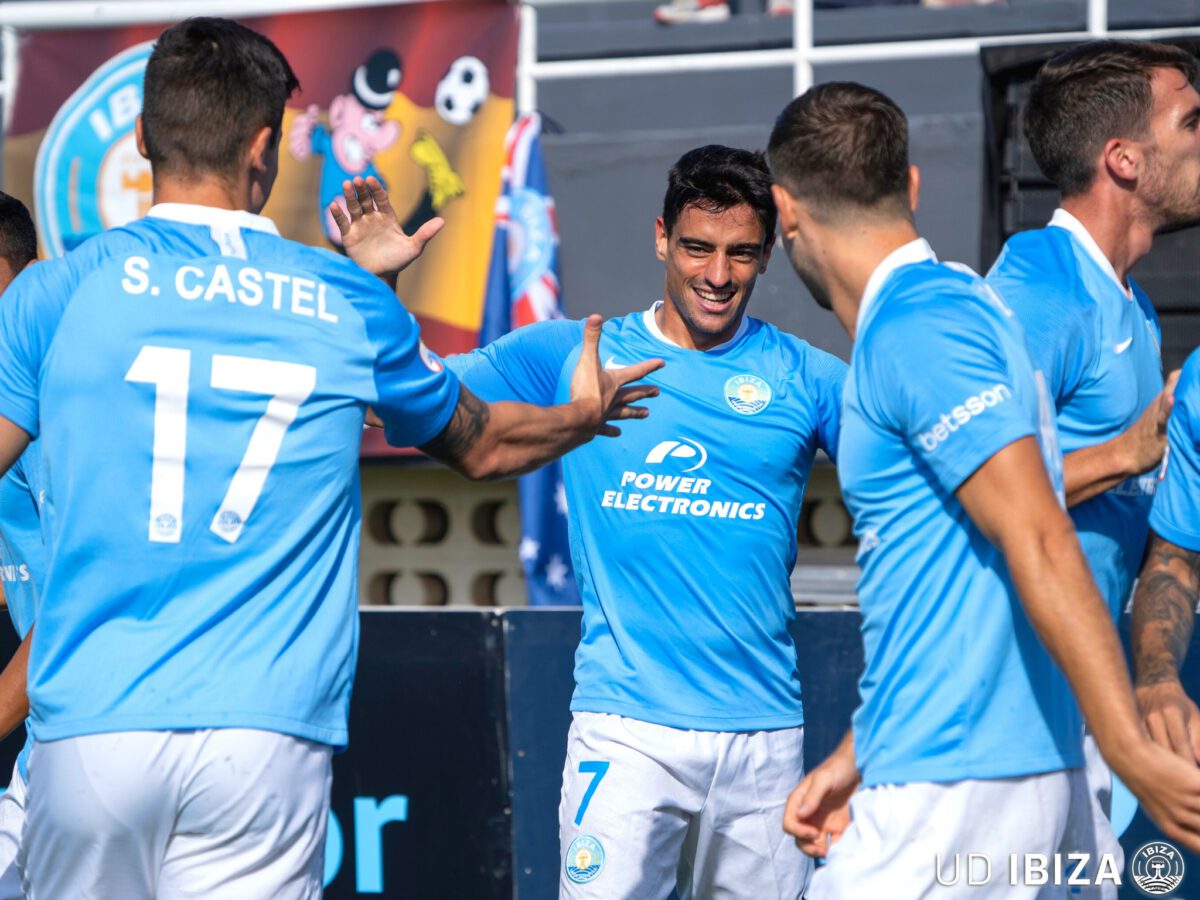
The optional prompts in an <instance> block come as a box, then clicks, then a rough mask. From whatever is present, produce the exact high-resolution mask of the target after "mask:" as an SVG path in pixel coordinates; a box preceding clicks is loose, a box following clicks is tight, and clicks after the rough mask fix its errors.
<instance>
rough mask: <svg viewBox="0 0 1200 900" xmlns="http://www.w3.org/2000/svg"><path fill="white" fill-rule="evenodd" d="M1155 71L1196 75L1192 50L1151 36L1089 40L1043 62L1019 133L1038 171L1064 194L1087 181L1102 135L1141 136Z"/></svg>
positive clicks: (1079, 189) (1078, 189) (1191, 79)
mask: <svg viewBox="0 0 1200 900" xmlns="http://www.w3.org/2000/svg"><path fill="white" fill-rule="evenodd" d="M1155 69H1176V70H1177V71H1179V72H1182V73H1183V76H1184V77H1185V78H1186V79H1187V80H1188V81H1189V82H1194V81H1195V80H1196V58H1195V57H1194V56H1192V55H1191V54H1190V53H1188V52H1187V51H1186V50H1182V49H1180V48H1179V47H1175V46H1172V45H1171V44H1163V43H1159V42H1156V41H1112V40H1109V41H1090V42H1088V43H1086V44H1080V45H1079V46H1077V47H1072V48H1071V49H1070V50H1066V51H1064V52H1062V53H1060V54H1058V55H1057V56H1055V57H1054V58H1053V59H1051V60H1050V61H1048V62H1047V63H1046V64H1045V65H1044V66H1042V68H1041V70H1040V71H1039V72H1038V74H1037V78H1035V79H1034V82H1033V87H1032V88H1031V89H1030V92H1029V100H1028V101H1027V102H1026V104H1025V114H1024V115H1025V133H1026V135H1027V136H1028V138H1029V147H1030V149H1031V150H1032V151H1033V158H1034V159H1036V160H1037V164H1038V166H1039V167H1040V168H1041V170H1042V174H1044V175H1045V176H1046V177H1047V178H1049V179H1050V180H1051V181H1053V182H1054V183H1055V184H1056V185H1057V186H1058V189H1059V190H1060V191H1062V193H1063V196H1064V197H1071V196H1075V195H1078V194H1082V193H1083V192H1084V191H1086V190H1087V189H1088V188H1090V187H1091V186H1092V182H1093V181H1095V179H1096V158H1097V157H1098V156H1099V154H1100V152H1101V150H1102V149H1103V148H1104V144H1105V143H1106V142H1107V141H1109V140H1111V139H1112V138H1116V137H1126V138H1132V139H1138V138H1141V137H1143V136H1144V135H1145V134H1146V132H1147V130H1148V129H1149V127H1150V111H1151V109H1152V107H1153V105H1154V104H1153V91H1152V89H1151V85H1150V81H1151V79H1152V78H1153V76H1154V70H1155Z"/></svg>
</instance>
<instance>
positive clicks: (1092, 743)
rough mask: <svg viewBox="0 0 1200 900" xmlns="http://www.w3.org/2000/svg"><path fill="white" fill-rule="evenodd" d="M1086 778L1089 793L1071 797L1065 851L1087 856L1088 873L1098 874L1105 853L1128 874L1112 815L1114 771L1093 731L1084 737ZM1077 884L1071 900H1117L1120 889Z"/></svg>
mask: <svg viewBox="0 0 1200 900" xmlns="http://www.w3.org/2000/svg"><path fill="white" fill-rule="evenodd" d="M1083 762H1084V777H1085V778H1086V780H1087V790H1086V791H1076V792H1074V793H1073V794H1072V795H1071V812H1070V815H1069V816H1068V817H1067V830H1066V834H1065V835H1064V836H1063V841H1062V850H1063V852H1066V853H1087V854H1088V857H1089V860H1090V862H1089V869H1088V872H1089V873H1090V874H1092V875H1096V874H1098V873H1097V867H1098V865H1099V860H1100V858H1101V854H1106V853H1107V854H1111V856H1112V858H1113V859H1114V860H1115V861H1116V866H1117V868H1118V869H1119V871H1121V872H1124V871H1125V851H1124V850H1123V849H1122V848H1121V842H1120V841H1119V840H1118V839H1117V835H1116V832H1114V831H1113V826H1112V821H1111V815H1112V791H1113V779H1112V770H1111V769H1109V767H1108V763H1106V762H1105V761H1104V757H1102V756H1101V755H1100V748H1099V747H1097V746H1096V739H1095V738H1093V737H1092V734H1091V732H1090V731H1085V732H1084V735H1083ZM1091 880H1092V881H1093V884H1091V885H1087V886H1079V885H1076V886H1075V887H1074V889H1073V891H1072V893H1071V895H1070V896H1071V900H1117V893H1118V891H1117V886H1116V885H1115V884H1113V883H1112V882H1110V881H1108V880H1105V881H1104V882H1103V883H1102V884H1095V883H1094V882H1095V879H1094V878H1093V879H1091Z"/></svg>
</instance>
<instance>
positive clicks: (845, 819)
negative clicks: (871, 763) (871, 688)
mask: <svg viewBox="0 0 1200 900" xmlns="http://www.w3.org/2000/svg"><path fill="white" fill-rule="evenodd" d="M860 780H861V779H860V778H859V775H858V765H857V763H856V762H855V759H854V732H853V730H850V731H847V732H846V736H845V737H843V738H842V740H841V743H839V744H838V746H837V749H836V750H834V751H833V753H832V754H830V756H829V758H828V759H826V760H825V761H824V762H823V763H821V764H820V765H819V766H817V767H816V768H815V769H813V770H812V771H811V772H809V773H808V774H807V775H805V776H804V779H803V780H802V781H801V782H800V784H799V785H798V786H797V787H796V788H795V790H793V791H792V793H791V795H790V796H789V797H788V799H787V805H786V806H785V807H784V811H783V830H784V831H786V832H787V833H788V834H790V835H791V836H792V837H794V838H795V839H796V846H797V847H799V848H800V849H801V850H803V851H804V852H805V853H807V854H808V855H809V856H813V857H821V856H825V855H826V854H827V853H828V852H829V848H830V847H831V846H833V845H834V844H835V843H837V842H838V840H840V839H841V837H842V834H844V833H845V831H846V829H847V828H848V827H849V825H850V798H851V796H853V794H854V792H855V791H856V790H858V785H859V781H860Z"/></svg>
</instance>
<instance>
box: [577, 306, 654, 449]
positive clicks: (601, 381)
mask: <svg viewBox="0 0 1200 900" xmlns="http://www.w3.org/2000/svg"><path fill="white" fill-rule="evenodd" d="M603 324H604V320H603V319H602V318H601V317H600V316H597V315H591V316H588V318H587V323H586V324H585V326H584V330H583V350H582V351H581V352H580V354H579V362H578V363H577V364H576V366H575V373H574V374H573V375H572V376H571V402H572V403H577V404H580V405H583V406H585V407H589V408H590V410H589V411H590V413H591V415H592V416H593V417H594V421H595V423H596V424H597V428H596V433H597V434H602V435H604V436H605V437H616V436H617V435H619V434H620V433H621V429H620V428H618V427H616V426H615V425H609V424H607V423H608V422H612V421H616V420H619V419H644V418H646V416H647V415H649V413H650V411H649V410H648V409H646V408H645V407H644V406H634V405H633V404H634V403H637V401H639V400H645V399H646V398H647V397H657V396H658V388H656V387H654V386H652V385H648V384H634V385H632V386H629V387H627V385H630V384H631V382H636V381H641V380H642V379H643V378H645V377H646V376H647V375H649V374H650V373H651V372H653V371H655V370H657V369H661V368H662V367H663V361H662V360H661V359H648V360H644V361H643V362H639V363H634V364H633V365H629V366H622V367H620V368H617V369H605V368H604V367H603V366H601V365H600V330H601V326H602V325H603Z"/></svg>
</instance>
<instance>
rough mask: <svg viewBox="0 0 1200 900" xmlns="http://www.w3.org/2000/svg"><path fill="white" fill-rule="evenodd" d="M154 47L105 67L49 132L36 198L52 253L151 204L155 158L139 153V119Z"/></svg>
mask: <svg viewBox="0 0 1200 900" xmlns="http://www.w3.org/2000/svg"><path fill="white" fill-rule="evenodd" d="M152 47H153V41H147V42H146V43H144V44H138V45H137V46H135V47H130V48H129V49H128V50H125V51H123V52H121V53H118V54H117V55H116V56H114V57H112V58H111V59H110V60H108V62H106V63H104V64H103V65H102V66H100V67H99V68H98V69H97V70H96V71H95V72H93V73H92V76H91V77H90V78H88V80H87V81H85V82H84V83H83V84H82V85H81V86H80V88H79V89H78V90H77V91H75V93H74V94H72V95H71V97H70V99H68V100H67V102H66V103H64V104H63V105H62V106H61V107H60V108H59V110H58V112H57V113H55V115H54V119H53V120H52V121H51V122H50V127H49V128H48V129H47V130H46V137H45V138H44V139H43V140H42V143H41V146H40V147H39V148H38V154H37V162H36V163H35V165H34V173H33V195H34V197H33V199H34V206H35V208H36V212H37V222H38V225H39V230H40V232H41V239H42V246H43V247H45V248H46V250H47V251H48V252H49V253H50V254H51V255H53V256H61V255H62V254H63V253H65V252H66V251H68V250H71V249H73V248H75V247H76V246H78V245H79V244H81V243H83V242H84V241H85V240H87V239H88V238H90V237H92V236H93V235H96V234H99V233H100V232H102V231H104V230H106V229H108V228H116V227H118V226H121V225H125V224H127V223H128V222H132V221H133V220H134V219H137V218H140V217H141V216H144V215H145V214H146V211H147V210H148V209H149V208H150V204H151V188H152V184H151V179H150V163H149V162H147V161H146V160H145V159H143V158H142V156H141V154H140V153H138V149H137V138H136V136H135V134H134V122H135V120H136V119H137V117H138V114H139V113H140V112H141V111H142V77H143V73H144V71H145V68H146V60H147V59H148V58H149V56H150V50H151V48H152Z"/></svg>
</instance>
